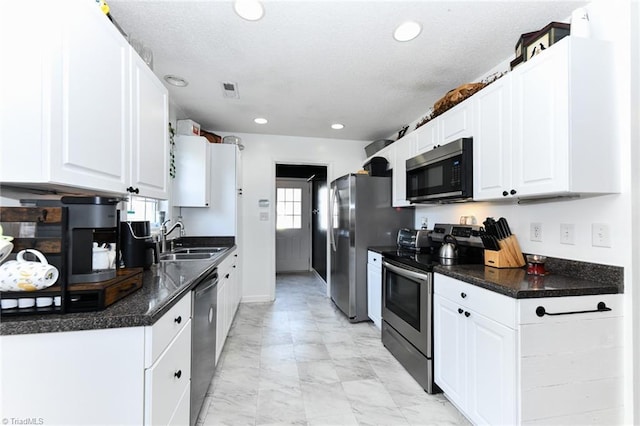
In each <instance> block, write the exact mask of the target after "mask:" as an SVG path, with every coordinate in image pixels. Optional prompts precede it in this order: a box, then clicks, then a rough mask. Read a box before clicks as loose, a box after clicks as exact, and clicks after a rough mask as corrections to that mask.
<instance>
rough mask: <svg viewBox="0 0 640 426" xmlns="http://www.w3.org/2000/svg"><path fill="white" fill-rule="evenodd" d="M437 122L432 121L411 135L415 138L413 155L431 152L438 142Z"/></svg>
mask: <svg viewBox="0 0 640 426" xmlns="http://www.w3.org/2000/svg"><path fill="white" fill-rule="evenodd" d="M438 129H439V127H438V121H437V118H436V119H433V120H431V121H429V122H427V123H425V124H423V125H422V126H420V127H418V128H417V129H416V130H415V131H413V132H412V133H410V135H411V134H415V136H416V149H415V152H414V155H418V154H422V153H423V152H426V151H429V150H432V149H433V147H435V146H436V145H437V144H438V142H439V137H438Z"/></svg>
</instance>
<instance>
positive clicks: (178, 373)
mask: <svg viewBox="0 0 640 426" xmlns="http://www.w3.org/2000/svg"><path fill="white" fill-rule="evenodd" d="M187 297H188V296H187ZM144 375H145V380H144V382H145V419H144V424H145V425H159V424H168V423H169V421H170V420H171V419H172V418H173V422H174V423H175V424H180V423H181V424H188V423H189V415H188V412H187V416H186V418H183V419H176V418H174V413H175V412H176V409H177V408H178V407H179V406H180V402H181V399H182V396H183V394H184V390H185V388H187V389H188V388H189V387H190V378H191V320H188V321H187V322H186V324H185V326H184V327H183V328H182V330H181V331H180V332H179V333H178V335H177V336H176V338H175V340H174V341H172V342H171V344H170V345H169V346H168V347H167V349H166V350H165V351H164V352H163V353H162V355H160V357H159V358H158V360H157V361H156V363H154V364H153V366H152V367H151V368H148V369H147V370H146V371H145V374H144ZM182 415H183V416H184V412H183V413H182Z"/></svg>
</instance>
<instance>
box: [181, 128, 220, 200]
mask: <svg viewBox="0 0 640 426" xmlns="http://www.w3.org/2000/svg"><path fill="white" fill-rule="evenodd" d="M175 155H176V158H175V162H176V177H175V179H174V180H173V191H172V197H173V205H174V206H176V207H178V206H179V207H208V206H209V203H210V199H211V189H210V186H211V144H210V143H209V141H208V140H207V139H206V138H203V137H201V136H185V135H178V136H176V153H175Z"/></svg>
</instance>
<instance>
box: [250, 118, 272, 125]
mask: <svg viewBox="0 0 640 426" xmlns="http://www.w3.org/2000/svg"><path fill="white" fill-rule="evenodd" d="M253 121H254V122H255V123H256V124H267V123H268V122H269V121H268V120H267V119H266V118H262V117H258V118H256V119H254V120H253Z"/></svg>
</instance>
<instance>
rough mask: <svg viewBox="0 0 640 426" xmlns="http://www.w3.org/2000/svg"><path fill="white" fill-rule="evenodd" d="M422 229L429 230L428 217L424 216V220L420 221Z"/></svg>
mask: <svg viewBox="0 0 640 426" xmlns="http://www.w3.org/2000/svg"><path fill="white" fill-rule="evenodd" d="M420 228H422V229H427V228H429V218H428V217H426V216H423V217H422V219H421V220H420Z"/></svg>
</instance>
